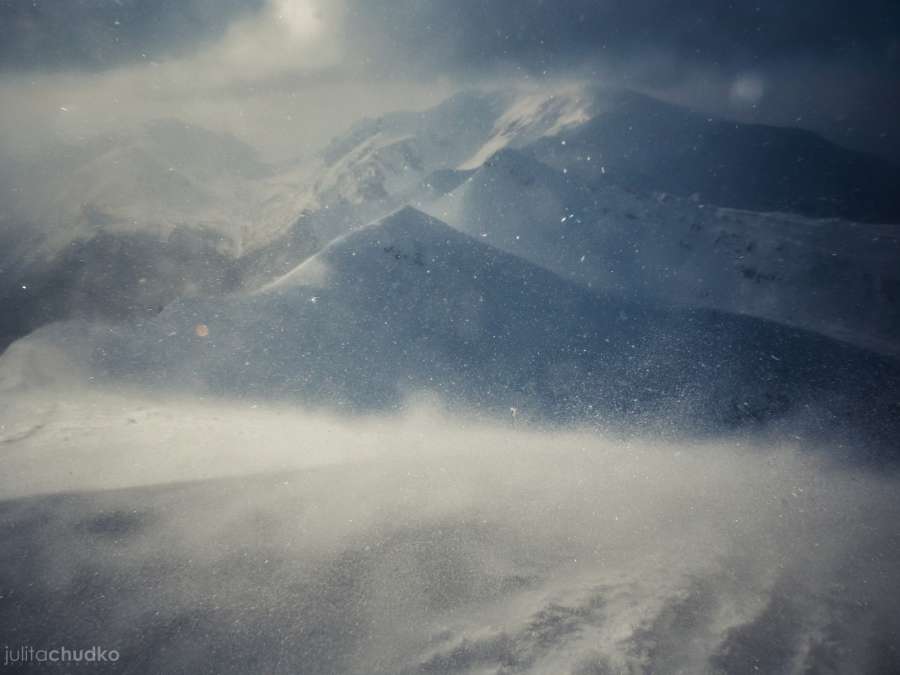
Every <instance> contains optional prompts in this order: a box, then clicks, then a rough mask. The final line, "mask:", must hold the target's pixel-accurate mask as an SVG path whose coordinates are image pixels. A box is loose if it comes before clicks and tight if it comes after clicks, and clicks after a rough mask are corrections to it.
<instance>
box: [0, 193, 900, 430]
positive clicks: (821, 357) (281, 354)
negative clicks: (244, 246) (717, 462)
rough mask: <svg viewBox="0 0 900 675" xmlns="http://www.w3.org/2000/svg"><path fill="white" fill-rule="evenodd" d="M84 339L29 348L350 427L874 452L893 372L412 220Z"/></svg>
mask: <svg viewBox="0 0 900 675" xmlns="http://www.w3.org/2000/svg"><path fill="white" fill-rule="evenodd" d="M86 332H90V331H89V329H88V328H87V327H86V326H85V325H84V324H82V323H78V322H76V323H71V324H66V325H61V326H57V327H51V328H48V329H47V330H45V331H41V332H39V333H38V336H43V337H40V339H49V340H51V341H55V342H56V343H57V344H59V345H61V346H62V347H63V348H64V349H65V350H68V351H69V352H70V353H73V350H75V351H78V350H83V351H78V353H79V354H82V355H84V354H86V355H89V356H88V357H84V356H80V357H79V359H78V360H79V361H81V362H84V363H91V362H92V367H93V369H94V373H95V375H96V376H97V378H98V379H101V380H102V379H104V378H112V379H113V380H115V381H121V380H124V381H126V382H127V381H131V380H134V381H135V382H139V383H141V384H142V385H148V384H151V385H152V383H154V382H156V383H158V384H160V385H163V384H164V385H165V386H167V387H171V386H176V387H182V388H187V389H199V390H201V391H206V392H212V393H218V394H223V395H229V396H249V397H262V398H269V397H288V398H299V399H301V400H304V401H307V402H309V403H313V404H317V405H325V406H328V407H336V408H339V409H345V410H348V411H349V410H356V411H359V410H370V409H384V408H392V407H395V406H397V405H400V404H402V403H403V401H404V399H405V398H406V397H407V396H408V395H412V394H416V393H420V392H423V391H430V392H435V393H437V394H439V395H440V396H441V397H442V398H443V399H445V400H447V401H449V402H450V403H452V404H456V405H461V406H463V407H466V408H471V407H477V408H479V409H481V410H482V411H484V412H485V413H488V414H499V415H509V414H510V413H509V411H510V410H515V411H517V412H516V414H521V415H522V416H523V417H524V418H532V419H538V420H547V421H552V420H556V421H564V420H582V421H592V422H594V423H601V424H608V425H612V426H616V427H618V426H630V425H636V424H642V425H646V426H647V427H654V428H665V429H681V430H685V429H690V430H694V431H697V430H709V431H711V430H716V429H721V428H723V427H724V428H731V427H734V426H743V425H745V424H754V423H756V422H760V421H766V420H772V419H782V418H785V417H786V416H792V415H811V416H812V417H814V418H815V419H816V420H817V421H816V424H825V423H826V422H827V423H828V424H829V425H830V424H831V423H833V422H834V421H835V420H839V421H840V423H845V424H847V425H848V426H852V427H853V428H857V426H859V427H862V428H864V429H866V430H867V433H872V434H875V435H880V434H882V433H886V432H885V431H884V430H885V429H887V428H893V427H892V426H891V425H892V424H895V421H893V422H892V420H895V417H896V416H895V415H892V414H890V413H892V412H893V409H894V406H895V405H896V400H897V395H898V393H900V392H898V388H900V365H898V364H897V363H896V362H893V361H890V360H886V359H883V358H880V357H878V356H876V355H874V354H871V353H868V352H865V351H862V350H858V349H854V348H852V347H850V346H848V345H844V344H841V343H837V342H833V341H831V340H828V339H826V338H822V337H819V336H816V335H814V334H811V333H807V332H804V331H798V330H792V329H788V328H785V327H782V326H778V325H776V324H772V323H768V322H763V321H759V320H755V319H751V318H747V317H738V316H730V315H727V314H724V313H719V312H711V311H705V310H676V309H660V308H657V307H654V306H652V305H650V304H647V303H636V302H629V301H626V300H622V299H620V298H617V297H615V296H612V295H610V296H602V295H597V294H595V293H592V292H589V291H588V290H586V289H584V288H581V287H580V286H578V285H576V284H573V283H571V282H568V281H565V280H563V279H561V278H560V277H559V276H557V275H555V274H553V273H551V272H549V271H547V270H544V269H543V268H541V267H538V266H536V265H533V264H531V263H528V262H526V261H524V260H521V259H519V258H516V257H514V256H511V255H509V254H507V253H504V252H502V251H500V250H498V249H495V248H493V247H491V246H488V245H486V244H484V243H482V242H481V241H478V240H476V239H473V238H471V237H468V236H466V235H464V234H462V233H460V232H458V231H456V230H454V229H452V228H450V227H448V226H447V225H445V224H443V223H441V222H440V221H438V220H435V219H433V218H430V217H428V216H426V215H425V214H423V213H421V212H419V211H416V210H414V209H411V208H406V209H403V210H401V211H399V212H397V213H395V214H392V215H391V216H390V217H388V218H385V219H383V220H381V221H378V222H376V223H374V224H372V225H370V226H367V227H364V228H360V229H357V230H356V231H354V232H353V233H351V234H349V235H347V236H345V237H343V238H341V239H339V240H337V241H335V242H333V243H331V244H329V245H328V246H327V247H326V248H325V249H324V250H323V251H321V252H320V253H319V254H317V255H316V256H314V257H312V258H310V259H309V260H307V261H306V262H305V263H303V264H302V265H300V266H298V267H297V268H295V269H294V270H292V271H291V272H290V273H288V274H286V275H284V276H282V277H281V278H279V279H277V280H276V281H274V282H273V283H271V284H269V285H267V286H265V287H264V288H262V289H260V290H258V291H257V292H255V293H252V294H246V293H245V294H236V295H232V296H228V297H224V298H219V299H204V298H195V299H180V300H178V301H176V302H173V303H172V304H170V305H169V306H168V307H166V309H165V310H164V311H163V312H162V313H160V314H159V315H157V316H154V317H143V318H140V319H138V320H135V321H132V322H131V323H130V324H129V325H120V326H118V327H116V328H115V329H114V330H108V329H106V328H103V327H101V328H99V329H96V330H95V331H94V332H93V336H92V337H91V338H90V340H89V341H88V342H87V343H85V341H84V340H85V338H82V337H80V335H81V334H82V333H86ZM78 345H81V347H79V346H78ZM14 348H15V346H14ZM14 348H13V349H11V350H10V351H11V352H14V351H15V349H14ZM90 355H92V356H90ZM14 359H15V354H13V355H11V356H10V361H9V363H12V362H13V361H14Z"/></svg>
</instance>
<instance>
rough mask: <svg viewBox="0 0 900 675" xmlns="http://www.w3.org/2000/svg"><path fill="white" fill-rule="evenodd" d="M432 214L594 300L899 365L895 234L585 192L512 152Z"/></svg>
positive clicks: (616, 191)
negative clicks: (747, 319)
mask: <svg viewBox="0 0 900 675" xmlns="http://www.w3.org/2000/svg"><path fill="white" fill-rule="evenodd" d="M426 210H427V211H429V212H430V213H432V214H434V215H435V216H437V217H439V218H443V219H445V220H446V221H447V222H448V223H450V224H451V225H453V226H454V227H456V228H458V229H460V230H462V231H465V232H467V233H468V234H470V235H472V236H475V237H482V238H484V241H486V242H487V243H490V244H492V245H494V246H497V247H499V248H501V249H503V250H506V251H509V252H511V253H513V254H515V255H518V256H521V257H523V258H526V259H528V260H531V261H532V262H535V263H537V264H539V265H541V266H543V267H546V268H547V269H549V270H552V271H554V272H556V273H557V274H559V275H561V276H563V277H565V278H567V279H570V280H572V281H575V282H576V283H579V284H581V285H583V286H585V287H587V288H591V289H594V290H598V291H606V292H613V293H616V294H619V295H622V296H624V297H628V298H633V299H642V298H643V299H652V300H654V301H655V302H662V303H666V304H676V305H687V306H699V307H709V308H714V309H720V310H723V311H726V312H730V313H736V314H748V315H751V316H758V317H761V318H765V319H771V320H775V321H779V322H783V323H788V324H791V325H795V326H800V327H804V328H808V329H810V330H815V331H818V332H822V333H824V334H827V335H831V336H833V337H837V338H840V339H847V340H850V341H853V342H855V343H857V344H862V345H866V346H870V347H873V348H878V349H880V350H882V351H886V352H891V353H895V354H896V353H898V352H897V345H896V336H897V335H900V296H898V289H900V267H898V263H900V236H898V233H897V231H896V229H895V228H893V227H891V226H875V225H860V224H856V223H851V222H845V221H835V220H831V221H816V220H808V219H804V218H800V217H796V216H794V217H789V216H779V215H773V214H770V215H766V214H757V213H752V212H747V211H736V210H730V209H716V208H710V207H706V206H704V205H702V204H698V203H697V202H695V201H693V200H683V199H678V198H675V197H672V196H665V195H656V196H654V197H650V196H645V195H642V194H639V193H634V192H628V191H625V190H623V189H622V188H620V187H618V186H615V185H606V186H601V187H594V188H588V187H587V186H585V185H584V184H583V183H581V182H580V181H579V180H577V179H576V178H574V177H573V176H572V175H571V174H563V173H561V172H559V171H555V170H553V169H551V168H550V167H548V166H547V165H545V164H542V163H540V162H538V161H536V160H534V159H533V158H531V157H529V156H528V155H525V154H523V153H521V152H517V151H514V150H504V151H501V152H499V153H497V154H496V155H494V156H493V157H492V158H491V159H490V160H488V161H487V162H486V163H485V165H484V166H483V167H482V168H481V169H479V171H478V172H477V173H475V174H474V175H472V176H471V177H470V178H468V179H467V180H466V181H465V182H464V183H463V184H462V185H461V186H460V187H459V188H457V189H456V190H454V191H453V192H452V193H450V194H448V195H446V196H444V197H442V198H440V199H438V200H435V201H433V202H432V203H430V204H429V205H428V206H427V207H426Z"/></svg>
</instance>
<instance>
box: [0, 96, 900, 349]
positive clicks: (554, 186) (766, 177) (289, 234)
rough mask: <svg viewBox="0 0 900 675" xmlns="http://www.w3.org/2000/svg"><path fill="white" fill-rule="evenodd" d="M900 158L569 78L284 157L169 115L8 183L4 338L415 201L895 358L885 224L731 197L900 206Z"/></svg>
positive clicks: (213, 277)
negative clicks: (761, 211)
mask: <svg viewBox="0 0 900 675" xmlns="http://www.w3.org/2000/svg"><path fill="white" fill-rule="evenodd" d="M498 153H499V154H498ZM896 171H897V169H896V167H891V166H889V165H886V164H885V163H883V162H881V160H876V159H873V158H868V157H866V156H863V155H859V154H856V153H850V152H848V151H844V150H842V149H840V148H837V147H835V146H833V145H830V144H828V143H826V142H825V141H823V140H821V139H819V138H817V137H815V136H812V135H810V134H805V133H799V132H794V131H792V130H785V129H776V128H772V127H758V126H747V125H740V124H735V123H731V122H725V121H721V120H712V121H710V119H709V118H708V117H706V116H702V115H699V114H697V113H694V112H691V111H687V110H684V109H681V108H677V107H674V106H670V105H668V104H664V103H662V102H659V101H656V100H654V99H651V98H649V97H646V96H641V95H638V94H634V93H631V92H623V91H618V90H610V89H603V88H600V87H594V86H588V85H574V84H572V85H564V86H555V87H546V88H543V89H541V90H534V89H531V90H528V89H505V90H500V91H472V92H466V93H461V94H458V95H456V96H454V97H452V98H450V99H449V100H447V101H446V102H444V103H442V104H441V105H439V106H436V107H435V108H432V109H430V110H426V111H423V112H398V113H392V114H388V115H385V116H382V117H380V118H378V119H374V120H366V121H363V122H360V123H359V124H357V125H355V126H354V127H353V128H352V129H351V130H350V131H349V132H348V133H347V134H345V135H343V136H341V137H339V138H337V139H335V140H334V141H333V142H332V143H331V144H329V145H328V146H327V147H326V148H325V149H324V150H323V151H322V152H321V153H319V155H318V156H316V157H314V158H312V159H310V161H307V162H304V163H298V164H295V165H288V166H283V167H280V168H279V169H277V170H276V169H273V168H272V167H268V166H265V165H263V164H262V163H261V162H259V160H257V159H256V157H255V155H254V153H253V151H252V150H250V149H249V148H248V147H247V146H245V145H243V144H242V143H240V142H239V141H237V140H236V139H233V138H231V137H229V136H227V135H222V134H213V133H211V132H207V131H204V130H202V129H198V128H196V127H192V126H190V125H184V124H181V123H178V122H172V121H165V122H158V123H154V124H151V125H148V126H147V127H145V128H144V129H142V130H140V131H139V132H136V133H134V134H131V135H128V134H120V135H118V136H115V137H108V138H104V139H95V140H93V141H90V142H87V143H86V144H84V145H83V146H78V147H71V148H66V149H65V151H64V152H62V151H60V152H55V153H54V156H53V158H52V161H50V160H48V161H45V162H35V163H33V164H32V165H30V166H28V167H23V168H22V170H21V171H14V172H12V173H11V174H9V175H7V179H6V180H5V194H6V195H7V196H8V199H5V200H4V203H5V204H6V205H7V208H5V210H4V214H3V218H2V224H3V231H2V232H0V235H2V240H3V242H2V243H3V251H4V255H3V256H2V260H0V286H2V288H0V297H2V298H3V301H4V303H6V304H7V305H8V306H9V307H13V308H14V309H13V310H10V311H8V312H7V313H6V316H5V318H4V326H3V332H4V333H6V334H8V336H10V337H15V336H17V335H21V334H23V333H24V332H26V331H27V330H30V329H31V328H33V327H34V326H36V325H39V324H41V323H43V322H44V321H47V320H52V319H54V318H59V317H60V316H64V315H65V313H64V312H62V310H61V309H60V308H61V307H65V306H71V307H78V308H87V309H91V310H92V311H95V310H96V311H95V313H101V314H103V313H106V314H108V315H112V316H117V317H118V316H123V315H125V314H128V313H134V311H135V310H137V311H138V312H145V311H147V309H146V308H148V307H154V308H159V307H160V306H162V305H165V304H167V303H168V302H170V301H171V300H173V299H174V298H177V297H180V296H181V295H184V294H188V295H189V294H191V293H194V292H200V293H208V292H211V293H214V294H218V293H221V292H225V291H229V290H232V289H235V288H238V287H244V288H255V287H259V286H262V285H265V284H266V283H269V282H270V281H271V280H272V279H274V278H276V277H278V276H280V275H282V274H285V273H287V272H288V271H289V270H291V269H292V268H293V267H295V266H296V265H297V264H299V263H300V262H302V261H303V260H305V259H306V258H308V257H309V256H311V255H314V254H315V253H316V252H317V251H319V250H321V249H322V248H323V247H325V246H327V245H328V242H330V241H332V240H333V239H335V238H336V237H341V236H343V235H345V234H346V233H347V232H350V231H353V230H354V229H356V228H358V227H359V226H360V224H361V223H365V222H370V221H372V220H375V219H378V218H381V217H383V216H385V215H387V214H388V213H391V212H393V211H394V210H396V209H397V208H400V207H402V206H403V205H406V204H412V205H414V206H417V207H419V208H423V209H425V210H428V211H429V212H431V213H433V214H434V215H436V216H438V217H440V218H442V219H445V220H447V221H448V222H449V223H450V224H451V225H453V226H454V227H457V228H459V229H461V230H463V231H465V232H468V233H470V234H473V235H478V236H481V235H487V236H488V238H489V241H490V243H492V244H494V245H495V246H499V247H501V248H504V249H505V250H507V251H509V252H512V253H515V254H516V255H522V256H524V257H526V258H528V259H529V260H531V261H532V262H536V263H538V264H539V265H542V266H544V267H547V268H548V269H550V270H552V271H554V272H556V273H557V274H559V275H561V276H563V277H565V278H567V279H569V280H573V281H576V282H578V283H581V284H582V285H586V286H588V287H590V288H592V289H593V290H598V289H601V290H607V291H611V292H617V293H621V294H624V295H625V296H626V297H631V296H634V297H641V298H643V297H645V296H646V297H649V298H651V299H653V300H655V301H662V302H677V303H679V304H682V305H684V304H686V305H689V306H702V307H713V308H719V309H723V310H725V311H728V312H737V313H746V314H750V315H753V316H760V317H764V318H769V319H775V320H778V321H787V322H789V323H793V324H795V325H798V326H802V327H807V328H811V329H814V330H817V331H821V332H824V333H825V334H828V335H832V336H836V337H839V338H842V339H850V340H853V341H855V342H857V343H859V344H864V345H868V346H873V347H877V348H879V349H882V350H883V351H891V344H892V343H893V342H895V340H894V339H893V337H894V336H895V335H896V331H897V325H898V312H900V309H898V295H897V293H898V290H897V289H898V286H897V284H898V281H897V275H896V273H895V272H894V271H893V269H894V268H895V267H896V265H895V262H896V260H897V255H896V250H897V237H896V236H895V235H894V233H893V231H892V229H891V228H890V227H885V226H875V225H871V226H869V225H866V226H863V225H857V224H852V223H847V224H843V223H840V222H836V221H829V222H824V221H823V222H813V221H808V220H804V219H802V218H799V217H783V216H765V217H763V216H758V215H755V214H752V213H748V212H737V211H731V212H730V211H724V210H722V209H723V208H724V207H733V206H743V207H753V208H766V209H781V210H794V211H798V212H805V213H813V214H819V215H822V214H830V215H835V214H844V215H855V216H858V217H860V218H869V219H876V220H889V219H890V218H892V217H893V216H895V215H896V214H895V213H894V211H893V210H892V208H893V205H894V203H895V201H896V200H895V199H894V197H893V189H892V186H893V185H894V184H896V181H895V180H894V178H895V175H897V174H896ZM10 176H11V178H10ZM876 178H877V179H876ZM448 193H452V194H448ZM662 193H665V194H664V195H663V194H662ZM673 194H674V195H675V197H672V196H670V195H673ZM678 196H681V197H682V198H678ZM563 233H564V234H565V238H563V237H562V234H563ZM517 236H518V237H519V239H515V237H517ZM181 244H187V248H186V250H184V251H181V250H179V251H177V252H176V251H175V248H176V247H177V246H180V245H181ZM836 248H839V250H835V249H836ZM110 256H116V257H117V260H116V261H115V262H113V261H112V260H111V258H110ZM139 257H144V258H145V259H146V260H145V261H144V262H136V260H137V258H139ZM123 261H124V262H123ZM129 261H131V262H129ZM146 261H151V262H146ZM116 270H118V271H116ZM23 287H25V288H23ZM22 291H28V292H27V293H24V294H23V293H22ZM37 306H42V307H43V308H44V309H41V310H35V309H28V307H32V308H33V307H37ZM107 307H112V308H113V309H114V311H109V312H107V311H106V308H107ZM79 311H80V310H79ZM5 341H8V339H7V340H5Z"/></svg>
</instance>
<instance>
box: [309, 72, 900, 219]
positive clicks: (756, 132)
mask: <svg viewBox="0 0 900 675" xmlns="http://www.w3.org/2000/svg"><path fill="white" fill-rule="evenodd" d="M503 149H520V150H522V151H524V152H526V153H527V154H529V155H531V156H532V157H534V158H536V159H538V160H540V161H542V162H544V163H546V164H549V165H550V166H552V167H554V168H556V169H558V170H560V171H563V170H565V171H566V172H567V173H572V174H573V175H574V176H577V177H578V178H579V180H580V181H581V182H582V183H584V184H586V185H588V186H589V187H592V188H595V187H602V186H606V185H610V184H614V185H618V186H621V187H624V188H626V189H628V190H632V191H638V192H642V193H653V192H667V193H671V194H675V195H679V196H683V197H690V196H694V197H695V198H697V199H699V200H700V201H701V202H703V203H707V204H714V205H716V206H723V207H732V208H740V209H749V210H756V211H785V212H790V213H797V214H801V215H806V216H811V217H840V218H846V219H852V220H858V221H864V222H884V223H896V222H900V205H898V202H897V200H896V198H895V195H894V192H895V190H894V186H896V185H897V184H898V180H900V167H897V166H895V165H893V164H891V163H889V162H887V161H886V160H882V159H880V158H876V157H874V156H869V155H866V154H863V153H858V152H853V151H850V150H846V149H844V148H840V147H838V146H836V145H834V144H832V143H830V142H828V141H826V140H825V139H823V138H821V137H819V136H816V135H815V134H812V133H809V132H806V131H801V130H798V129H790V128H780V127H773V126H765V125H753V124H744V123H739V122H734V121H730V120H726V119H721V118H716V117H712V116H709V115H706V114H703V113H700V112H697V111H693V110H689V109H687V108H683V107H680V106H676V105H672V104H669V103H665V102H663V101H660V100H658V99H655V98H652V97H650V96H646V95H642V94H639V93H636V92H633V91H628V90H621V89H616V88H610V87H601V86H596V85H592V84H571V85H566V86H547V87H542V88H541V89H539V90H528V89H501V90H494V91H480V92H479V91H472V92H467V93H463V94H459V95H457V96H455V97H453V98H451V99H449V100H448V101H446V102H445V103H443V104H441V105H439V106H437V107H436V108H433V109H431V110H427V111H424V112H422V113H396V114H391V115H386V116H384V117H381V118H378V119H375V120H367V121H364V122H362V123H360V124H358V125H356V126H355V127H354V128H353V129H351V130H350V132H348V133H347V134H346V135H345V136H342V137H340V138H338V139H336V140H335V141H334V142H333V143H332V144H331V145H330V146H329V147H328V148H327V149H326V151H325V152H324V153H323V156H322V159H323V166H324V171H323V173H322V176H321V177H320V178H319V179H318V180H317V182H316V185H315V186H314V188H313V189H312V190H311V192H310V198H309V200H310V203H319V204H324V203H331V202H334V201H339V200H345V201H348V202H350V203H361V202H365V201H372V200H376V201H377V200H386V199H388V198H389V197H392V196H394V197H396V196H398V195H403V194H404V193H408V191H409V190H410V189H411V188H413V187H414V186H415V185H416V183H417V182H421V181H423V180H424V181H426V182H427V178H428V176H429V175H430V174H431V173H432V172H433V171H435V170H437V169H444V170H463V171H467V170H473V169H477V168H478V167H479V166H481V165H482V164H483V163H484V162H485V161H486V160H487V159H489V158H490V157H491V156H492V155H494V154H495V153H496V152H497V151H499V150H503Z"/></svg>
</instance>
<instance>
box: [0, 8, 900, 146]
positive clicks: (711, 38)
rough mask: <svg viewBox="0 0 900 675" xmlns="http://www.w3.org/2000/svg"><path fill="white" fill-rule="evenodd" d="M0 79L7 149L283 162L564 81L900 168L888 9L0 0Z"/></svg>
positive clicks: (898, 55) (895, 64) (899, 14)
mask: <svg viewBox="0 0 900 675" xmlns="http://www.w3.org/2000/svg"><path fill="white" fill-rule="evenodd" d="M0 72H2V80H0V87H2V90H0V95H3V97H4V112H3V113H0V114H2V116H3V119H2V120H0V122H2V124H0V127H2V128H0V132H2V133H3V134H4V137H5V138H6V140H8V141H10V140H15V139H17V140H18V141H19V142H24V141H23V139H29V140H33V139H32V135H31V134H28V133H23V132H27V131H29V130H31V131H34V132H36V134H35V135H37V136H39V135H40V134H41V133H43V130H47V129H49V130H51V131H53V132H54V133H55V134H60V135H63V136H66V135H78V134H81V133H90V132H92V131H94V130H96V129H98V128H99V129H102V128H105V127H107V126H116V125H121V124H129V123H132V122H135V121H140V120H141V119H142V118H145V117H158V116H173V117H183V118H186V119H189V120H190V121H195V122H199V123H206V124H207V125H208V126H211V127H214V128H224V129H227V130H230V131H233V132H235V133H237V134H238V135H240V136H243V137H245V138H248V140H252V141H255V142H257V143H258V144H261V145H263V146H265V148H264V149H267V150H270V151H272V152H273V153H275V154H282V155H290V154H293V153H295V152H302V151H303V150H304V148H307V147H311V146H314V145H316V144H317V143H320V142H323V139H326V138H327V137H328V136H330V135H332V134H334V133H337V132H338V131H339V130H340V129H341V128H342V127H343V126H345V125H346V124H349V123H350V122H351V121H353V119H354V118H355V117H358V116H361V115H364V114H373V113H377V112H380V111H383V110H385V109H389V108H392V107H410V106H412V107H422V106H425V105H428V104H429V103H432V102H434V101H437V100H438V99H440V98H441V97H442V96H444V95H446V94H447V93H448V92H449V91H451V90H453V89H455V88H459V87H463V86H467V85H477V84H482V83H490V82H502V81H506V80H508V79H513V78H515V79H531V80H534V79H540V78H556V77H578V78H591V79H599V80H604V81H609V82H612V83H616V84H626V85H629V86H632V87H636V88H639V89H643V90H650V91H655V92H657V93H660V94H662V95H664V96H667V97H669V98H672V99H675V100H679V101H682V102H685V103H688V104H690V105H694V106H697V107H700V108H703V109H707V110H710V111H714V112H718V113H721V114H725V115H728V116H731V117H736V118H740V119H745V120H755V121H761V122H770V123H777V124H792V125H796V126H802V127H806V128H811V129H814V130H817V131H820V132H822V133H825V134H827V135H829V136H830V137H832V138H833V139H835V140H838V141H839V142H842V143H844V144H846V145H851V146H854V147H863V148H867V149H869V150H872V151H876V152H880V153H882V154H886V155H888V156H892V157H894V158H900V121H898V120H900V115H898V111H900V2H897V0H857V2H853V3H850V2H847V1H846V0H794V1H792V2H785V1H784V0H757V1H756V2H727V1H726V0H627V1H613V0H552V1H551V0H491V1H486V0H27V1H26V0H0ZM62 108H65V110H61V109H62Z"/></svg>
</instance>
